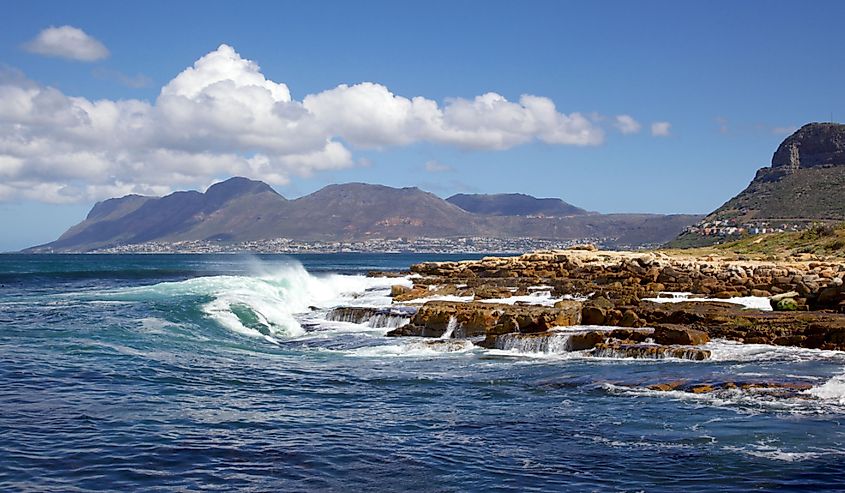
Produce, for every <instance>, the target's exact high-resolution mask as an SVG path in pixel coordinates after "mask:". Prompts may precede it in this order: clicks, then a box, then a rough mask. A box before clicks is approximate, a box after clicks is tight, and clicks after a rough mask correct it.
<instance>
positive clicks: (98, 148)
mask: <svg viewBox="0 0 845 493" xmlns="http://www.w3.org/2000/svg"><path fill="white" fill-rule="evenodd" d="M4 17H5V19H6V22H4V29H3V30H0V66H2V71H0V74H2V77H0V86H2V85H3V84H6V85H9V86H10V87H12V88H13V89H14V90H16V91H17V92H8V91H7V92H5V93H4V92H0V126H2V127H3V129H4V133H5V134H6V140H5V141H4V140H3V139H2V138H0V179H2V181H0V199H1V200H2V201H0V227H1V228H2V230H3V231H4V232H5V233H4V234H3V235H2V237H0V250H10V249H17V248H23V247H25V246H29V245H32V244H35V243H42V242H46V241H50V240H52V239H55V238H56V237H57V236H58V235H59V234H60V233H61V232H62V231H64V230H65V229H66V228H67V227H69V226H70V225H72V224H74V223H76V222H78V221H80V220H81V219H82V218H83V217H84V215H85V214H86V213H87V211H88V210H89V209H90V207H91V205H92V204H93V202H94V201H95V200H97V199H99V198H104V197H108V196H111V195H115V194H117V195H120V194H122V193H128V192H141V193H155V192H164V191H167V190H168V189H182V188H200V189H203V188H204V187H206V186H207V185H208V184H210V183H211V182H213V181H214V180H215V179H221V178H226V177H228V175H229V174H232V173H237V174H249V173H245V172H244V171H245V170H246V171H249V170H255V174H256V175H257V176H254V177H255V178H261V179H265V180H266V181H268V182H271V183H272V184H273V186H274V187H275V188H276V189H277V190H278V191H279V192H280V193H282V194H283V195H285V196H287V197H291V198H293V197H298V196H301V195H303V194H306V193H309V192H312V191H314V190H317V189H319V188H321V187H322V186H324V185H326V184H329V183H336V182H348V181H363V182H371V183H382V184H386V185H391V186H419V187H421V188H423V189H426V190H429V191H432V192H434V193H436V194H438V195H441V196H444V197H446V196H448V195H451V194H453V193H458V192H470V193H472V192H481V193H495V192H524V193H529V194H532V195H536V196H544V197H546V196H549V197H561V198H563V199H564V200H566V201H568V202H570V203H573V204H575V205H577V206H580V207H584V208H587V209H591V210H597V211H601V212H660V213H678V212H702V213H703V212H709V211H710V210H712V209H714V208H715V207H717V206H719V205H720V204H721V203H723V202H724V201H725V200H727V199H729V198H730V197H732V196H733V195H735V194H736V193H738V192H739V191H740V190H741V189H742V188H743V187H745V185H746V184H747V183H748V182H749V181H750V180H751V178H752V177H753V175H754V172H755V171H756V169H757V168H759V167H762V166H766V165H768V164H769V161H770V159H771V155H772V153H773V152H774V150H775V148H776V146H777V145H778V143H779V142H780V141H781V140H782V139H783V138H784V137H785V136H786V135H788V133H789V132H790V131H791V130H794V129H795V128H797V127H798V126H800V125H802V124H804V123H807V122H811V121H827V120H830V119H831V118H833V119H834V120H839V121H841V120H842V118H843V117H842V115H845V101H843V98H842V96H841V92H842V91H841V89H842V87H843V86H845V65H843V62H842V57H841V49H840V48H839V47H840V46H841V44H840V39H839V38H840V36H841V34H840V32H841V25H840V24H841V20H842V19H843V18H845V3H842V2H812V3H810V2H806V3H795V2H778V1H758V2H713V1H708V2H657V1H648V2H621V1H620V2H563V1H559V2H558V1H555V2H468V1H467V2H460V1H449V2H433V1H427V2H266V3H260V2H249V3H247V2H238V3H235V2H222V1H218V2H208V1H205V2H189V1H181V2H143V3H141V2H138V3H129V2H94V1H89V2H39V1H32V2H18V3H15V4H10V5H7V6H6V8H5V14H4ZM62 26H69V27H71V28H75V29H77V30H80V31H81V32H82V33H83V35H84V36H86V38H85V39H84V40H83V41H84V42H83V44H82V45H80V47H79V50H82V51H79V50H77V51H73V50H71V48H73V46H72V45H73V44H74V43H76V42H77V41H79V40H78V39H76V40H71V41H62V40H64V39H66V38H60V42H58V43H56V42H51V41H50V39H51V38H49V37H45V36H47V34H45V33H44V30H45V29H48V28H50V27H54V28H60V27H62ZM68 32H70V31H65V32H64V34H67V33H68ZM60 34H61V33H60ZM39 36H40V37H39ZM51 43H52V44H51ZM85 43H88V44H85ZM91 43H93V44H91ZM221 44H225V45H227V46H229V47H231V51H226V50H223V51H221V50H219V47H220V45H221ZM68 50H71V51H70V52H68ZM85 50H88V51H85ZM92 50H93V51H92ZM207 55H208V57H207V58H205V59H206V63H205V64H203V63H201V62H198V60H201V59H203V57H206V56H207ZM218 59H219V60H218ZM220 60H222V61H220ZM247 60H250V61H252V62H255V64H257V66H259V67H260V68H257V67H254V66H252V65H249V63H248V62H247ZM218 62H219V63H225V64H226V65H225V67H227V68H226V70H227V72H226V74H233V75H231V77H232V78H233V80H235V81H236V82H235V83H234V86H226V85H220V84H217V85H215V86H214V87H217V88H218V89H219V88H221V87H222V88H223V89H225V88H227V87H229V89H230V90H229V92H226V93H223V94H222V95H220V94H221V93H220V92H213V93H212V92H208V91H211V89H209V88H210V87H212V86H211V85H210V84H211V83H212V82H219V80H218V79H219V78H214V77H217V75H219V74H218V72H219V70H218V67H220V65H219V64H218ZM195 63H198V64H199V65H198V66H195V67H194V70H193V72H196V73H194V74H187V75H184V76H180V74H182V73H183V72H184V71H186V69H188V68H189V67H192V66H194V64H195ZM226 74H224V75H225V76H226V77H228V76H229V75H226ZM177 76H179V77H177ZM209 77H211V78H212V79H209ZM256 77H259V79H258V80H259V84H258V85H260V86H262V87H263V88H265V89H267V91H265V92H266V94H268V95H269V94H270V93H271V92H273V91H276V92H274V96H273V98H274V99H267V98H266V97H264V96H262V97H261V98H258V99H253V96H252V93H251V92H243V91H246V90H247V89H245V88H247V87H248V86H250V84H253V82H254V80H256V79H255V78H256ZM224 78H225V77H224ZM251 81H252V82H251ZM365 82H369V83H372V84H371V85H368V86H366V87H364V86H356V84H361V83H365ZM340 84H347V85H348V87H347V89H348V90H346V89H345V90H336V88H337V87H338V86H339V85H340ZM250 87H251V86H250ZM162 88H166V89H165V90H163V89H162ZM358 89H360V91H359V90H358ZM365 89H366V90H365ZM285 90H287V91H289V97H288V96H287V94H283V93H284V92H285ZM215 91H217V90H215ZM165 93H166V95H168V96H172V97H170V98H169V99H167V98H164V97H161V96H160V94H165ZM487 93H495V94H496V95H497V96H496V98H493V103H490V98H487V99H484V100H483V101H480V100H476V98H477V97H478V96H482V95H485V94H487ZM10 94H11V95H10ZM209 94H211V95H212V96H209ZM525 94H527V95H532V96H537V97H539V99H537V98H535V99H534V100H524V99H521V96H522V95H525ZM384 95H390V96H391V99H390V100H389V101H388V103H389V104H382V101H384V100H383V99H379V98H380V97H382V96H384ZM393 95H395V96H396V98H399V99H396V98H392V96H393ZM48 96H49V97H48ZM207 97H219V98H222V99H219V100H221V101H222V100H226V101H228V102H229V103H232V101H235V102H237V104H243V105H246V107H241V106H223V105H221V106H220V107H218V108H217V109H216V110H217V113H214V114H208V113H207V111H206V110H207V108H206V107H205V106H203V104H205V103H204V102H206V101H208V99H207ZM268 97H269V96H268ZM15 98H18V99H15ZM21 98H24V99H21ZM25 98H29V99H25ZM180 98H181V99H180ZM203 98H206V99H203ZM226 98H231V101H230V100H229V99H226ZM262 98H263V99H262ZM413 98H419V101H418V102H414V101H415V100H413ZM21 101H26V103H27V104H26V105H23V106H21V104H22V103H21ZM98 101H99V102H105V103H104V104H100V105H97V102H98ZM119 101H124V102H126V101H129V102H130V103H118V102H119ZM268 101H269V103H268ZM532 101H535V102H537V104H536V105H535V104H534V103H532ZM499 103H501V104H499ZM547 103H552V104H553V105H554V106H553V110H552V111H551V116H549V113H548V111H547V109H548V104H547ZM232 104H235V103H232ZM268 104H270V105H269V106H268ZM488 104H493V105H494V106H488ZM249 105H254V106H255V108H251V107H249ZM262 105H263V106H262ZM24 107H25V108H26V109H21V108H24ZM482 107H483V108H482ZM492 107H495V108H497V109H496V110H495V112H492V113H491V112H490V111H493V110H490V111H487V110H488V109H489V108H492ZM232 108H238V109H237V110H232ZM279 108H284V109H283V110H280V109H279ZM409 108H410V109H409ZM432 108H434V109H432ZM479 108H482V109H479ZM485 108H486V109H485ZM253 110H254V111H255V113H254V114H253V113H251V112H252V111H253ZM86 111H87V112H88V113H90V115H88V114H84V115H82V116H80V114H82V113H85V112H86ZM274 112H275V113H274ZM278 112H281V113H278ZM397 112H398V113H397ZM403 112H406V113H403ZM400 113H401V114H400ZM113 114H120V115H122V116H121V118H125V119H131V118H136V116H137V115H141V116H137V119H135V120H131V121H132V125H135V126H132V127H131V129H130V130H127V131H122V132H120V133H118V132H115V133H114V135H113V134H112V133H111V129H110V128H109V127H108V126H109V122H110V121H111V120H110V118H112V115H113ZM279 114H282V116H281V117H279V116H278V115H279ZM303 114H307V116H308V117H309V118H310V119H309V120H308V123H307V125H306V124H305V123H303V122H304V121H305V120H300V118H301V117H302V115H303ZM432 114H434V115H435V116H436V117H437V118H439V119H438V120H437V122H439V123H431V121H433V120H430V118H429V117H430V116H431V115H432ZM57 115H60V116H57ZM62 115H63V116H62ZM133 115H134V116H133ZM268 115H269V116H268ZM576 115H577V116H576ZM622 116H624V117H627V118H630V119H632V120H633V121H634V122H636V125H632V126H628V127H626V128H627V133H626V132H622V131H621V130H620V125H619V120H618V118H620V117H622ZM130 117H131V118H130ZM277 117H278V118H281V120H277ZM311 117H313V118H311ZM382 117H383V118H382ZM500 117H501V118H502V120H501V121H500V120H499V118H500ZM546 117H548V118H546ZM68 118H69V119H70V120H68ZM266 118H273V120H272V121H271V122H269V124H266V125H265V124H264V122H266V121H267V120H266ZM397 118H398V119H397ZM514 118H515V119H516V123H513V124H512V125H511V123H508V122H510V121H512V120H513V119H514ZM294 120H295V121H296V122H297V124H298V125H300V126H299V127H298V128H300V130H297V131H296V132H291V133H285V132H282V133H273V129H274V128H276V127H274V125H277V124H278V125H285V124H290V122H291V121H294ZM441 120H442V121H441ZM121 121H124V120H121ZM126 121H128V120H126ZM80 122H82V123H80ZM91 122H93V123H91ZM396 122H400V123H396ZM443 122H446V123H443ZM502 122H505V123H502ZM653 124H658V125H657V127H655V128H654V129H652V125H653ZM75 125H83V126H84V125H89V126H92V128H82V127H79V128H77V127H76V126H75ZM239 125H241V126H239ZM497 125H498V126H497ZM509 125H510V126H511V127H513V128H511V127H509ZM637 126H638V130H637V131H634V130H635V129H636V128H635V127H637ZM516 127H519V129H518V130H514V128H516ZM279 128H283V127H279ZM303 129H305V130H303ZM124 130H125V129H124ZM652 130H656V131H657V133H659V134H661V135H653V131H652ZM10 135H11V137H9V136H10ZM327 142H330V145H327V144H326V143H327ZM23 143H25V144H26V145H23ZM300 144H301V145H300ZM4 156H5V157H4ZM87 157H90V158H91V159H90V160H88V159H87ZM4 159H5V161H4ZM230 171H231V173H230Z"/></svg>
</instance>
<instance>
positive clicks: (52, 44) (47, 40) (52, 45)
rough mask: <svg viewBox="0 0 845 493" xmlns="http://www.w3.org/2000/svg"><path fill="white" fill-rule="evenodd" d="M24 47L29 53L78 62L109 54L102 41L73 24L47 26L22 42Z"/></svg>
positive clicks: (92, 60)
mask: <svg viewBox="0 0 845 493" xmlns="http://www.w3.org/2000/svg"><path fill="white" fill-rule="evenodd" d="M24 49H25V50H27V51H29V52H30V53H36V54H39V55H44V56H51V57H59V58H66V59H68V60H77V61H80V62H94V61H97V60H102V59H103V58H107V57H108V56H109V50H108V48H106V47H105V45H103V43H101V42H99V41H97V40H96V39H94V38H93V37H91V36H89V35H88V34H86V33H85V31H83V30H82V29H79V28H76V27H73V26H60V27H53V26H51V27H48V28H47V29H44V30H43V31H41V32H40V33H38V36H36V37H35V39H33V40H32V41H30V42H28V43H26V44H24Z"/></svg>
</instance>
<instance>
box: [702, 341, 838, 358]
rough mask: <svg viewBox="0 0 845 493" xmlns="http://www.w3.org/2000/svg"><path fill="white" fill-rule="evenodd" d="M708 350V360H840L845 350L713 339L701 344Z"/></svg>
mask: <svg viewBox="0 0 845 493" xmlns="http://www.w3.org/2000/svg"><path fill="white" fill-rule="evenodd" d="M702 348H703V349H708V350H710V361H737V362H746V361H749V362H760V361H793V362H797V361H815V360H842V361H843V362H845V352H843V351H827V350H822V349H809V348H802V347H793V346H773V345H770V344H742V343H740V342H736V341H728V340H724V339H715V340H713V341H710V342H709V343H707V344H705V345H704V346H702Z"/></svg>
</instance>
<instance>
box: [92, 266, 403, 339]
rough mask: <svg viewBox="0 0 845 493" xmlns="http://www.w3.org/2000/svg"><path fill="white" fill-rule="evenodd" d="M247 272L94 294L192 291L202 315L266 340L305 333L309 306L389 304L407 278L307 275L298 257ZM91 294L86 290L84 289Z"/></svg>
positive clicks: (143, 297)
mask: <svg viewBox="0 0 845 493" xmlns="http://www.w3.org/2000/svg"><path fill="white" fill-rule="evenodd" d="M252 270H253V271H254V272H255V273H254V274H253V275H250V276H208V277H198V278H193V279H187V280H185V281H176V282H163V283H159V284H155V285H152V286H140V287H135V288H128V289H121V290H116V291H111V292H105V293H96V294H94V295H95V296H97V297H98V298H106V299H107V300H116V301H153V302H154V301H167V300H172V299H173V298H180V297H197V298H200V299H201V300H205V299H209V298H210V300H207V301H202V302H201V305H200V306H199V308H200V310H201V311H202V312H203V314H205V316H206V317H208V318H209V319H211V320H213V321H214V322H215V323H216V324H218V325H219V326H221V327H223V328H225V329H228V330H230V331H233V332H236V333H239V334H243V335H247V336H252V337H261V338H264V339H266V340H268V341H270V342H277V340H278V339H280V338H291V337H298V336H301V335H303V334H304V333H305V331H304V329H303V328H302V326H301V324H300V322H299V319H300V318H301V317H302V315H303V314H306V313H309V312H311V311H312V310H314V309H328V308H331V307H335V306H339V305H344V304H350V303H353V302H354V303H355V304H360V305H363V306H373V307H378V306H389V305H390V303H391V299H390V296H389V288H390V286H391V285H394V284H403V285H410V280H409V279H407V278H369V277H364V276H352V275H341V274H329V275H312V274H310V273H309V272H308V271H306V270H305V268H304V267H303V266H302V265H301V264H299V263H298V262H294V261H291V262H289V263H286V264H284V265H282V266H280V267H275V268H273V269H267V268H266V267H265V266H263V265H262V264H258V263H254V264H253V265H252ZM88 296H91V293H89V294H88Z"/></svg>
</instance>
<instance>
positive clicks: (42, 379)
mask: <svg viewBox="0 0 845 493" xmlns="http://www.w3.org/2000/svg"><path fill="white" fill-rule="evenodd" d="M459 258H473V257H472V256H466V255H461V256H454V255H453V256H448V255H401V254H392V255H377V254H335V255H303V256H292V257H290V256H235V255H162V256H159V255H114V256H112V255H96V256H95V255H54V256H53V255H45V256H27V255H3V256H0V490H4V491H6V490H8V491H18V490H29V491H84V490H108V491H130V490H144V491H150V490H152V491H182V490H218V491H221V490H224V491H233V490H247V491H268V490H275V491H349V490H362V491H396V490H414V491H591V490H597V491H662V490H679V489H685V490H687V491H745V490H753V489H756V490H765V491H769V490H805V491H819V490H825V489H827V490H842V489H845V467H843V464H845V429H843V425H842V423H843V419H845V353H842V352H837V351H819V350H809V349H800V348H782V347H775V346H767V345H739V344H735V343H730V342H727V341H714V342H711V343H709V344H708V346H707V348H708V349H710V350H711V351H712V354H713V357H712V358H711V359H710V360H708V361H703V362H693V361H686V360H681V359H665V360H632V359H621V358H594V357H591V356H589V355H588V354H586V353H581V352H570V351H567V350H566V344H565V343H560V344H557V343H550V344H545V345H537V344H535V343H525V344H522V343H516V342H515V343H514V344H511V345H509V346H507V349H505V350H502V349H497V350H485V349H481V348H478V347H477V346H474V345H473V344H471V343H470V342H467V341H459V340H454V339H447V340H446V339H444V340H436V341H434V342H435V343H430V342H428V341H425V340H421V339H417V338H387V337H385V336H384V335H385V333H386V332H387V330H389V328H390V327H393V326H395V325H397V324H398V323H401V322H402V321H404V319H405V318H407V316H408V313H407V311H401V310H399V311H394V312H391V311H390V310H389V309H387V307H389V306H390V302H391V300H390V298H389V296H388V295H389V290H390V286H391V285H393V284H405V285H410V284H411V283H412V279H409V278H407V277H399V278H368V277H365V276H364V274H365V273H366V272H367V271H370V270H401V269H407V268H408V266H409V265H410V264H412V263H415V262H419V261H424V260H455V259H459ZM539 298H543V296H542V295H539ZM539 303H540V304H542V301H540V302H539ZM338 306H358V307H372V308H377V309H382V308H383V309H384V310H381V311H378V314H379V316H380V317H381V318H377V317H370V318H368V319H366V320H363V319H362V320H360V323H353V322H348V321H339V320H329V318H332V317H331V316H329V314H330V313H331V310H332V309H333V308H335V307H338ZM397 317H398V318H397ZM400 319H401V320H400ZM561 341H564V342H565V336H561ZM679 379H683V380H688V381H692V382H705V383H706V382H709V383H718V382H724V381H770V380H777V381H796V382H803V383H810V384H811V385H812V388H810V389H809V390H806V391H799V392H796V393H794V395H790V396H787V397H783V396H779V395H776V394H775V393H771V392H766V391H764V390H758V391H743V390H722V391H719V392H715V393H705V394H692V393H689V392H682V391H670V392H661V391H654V390H649V389H648V388H647V387H648V385H652V384H657V383H662V382H668V381H673V380H679Z"/></svg>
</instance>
